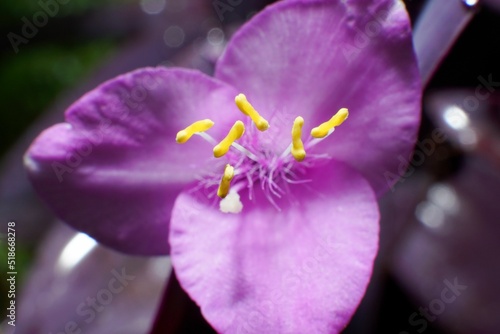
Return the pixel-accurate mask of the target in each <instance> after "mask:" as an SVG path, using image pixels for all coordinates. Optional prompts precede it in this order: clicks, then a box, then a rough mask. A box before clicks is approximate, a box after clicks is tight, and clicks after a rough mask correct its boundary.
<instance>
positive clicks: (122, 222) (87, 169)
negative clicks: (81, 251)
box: [25, 68, 238, 255]
mask: <svg viewBox="0 0 500 334" xmlns="http://www.w3.org/2000/svg"><path fill="white" fill-rule="evenodd" d="M234 96H235V91H234V89H233V88H231V87H230V86H227V85H225V84H224V83H221V82H219V81H217V80H214V79H212V78H210V77H208V76H205V75H203V74H201V73H199V72H196V71H188V70H167V69H162V68H156V69H153V68H149V69H141V70H138V71H135V72H131V73H128V74H125V75H123V76H120V77H117V78H115V79H113V80H111V81H108V82H106V83H104V84H103V85H101V86H99V87H98V88H96V89H95V90H93V91H91V92H90V93H88V94H87V95H85V96H83V97H82V98H81V99H80V100H78V101H77V102H76V103H74V104H73V105H72V106H71V107H70V108H69V109H68V110H67V112H66V120H67V122H68V123H64V124H58V125H55V126H53V127H52V128H49V129H48V130H46V131H45V132H43V133H42V134H41V135H40V136H39V137H38V138H37V139H36V140H35V141H34V143H33V144H32V146H31V147H30V148H29V150H28V152H27V153H26V157H25V165H26V167H27V169H28V172H29V176H30V178H31V180H32V183H33V185H34V187H35V189H36V190H37V192H38V193H39V194H40V195H41V197H42V198H43V199H44V200H45V201H46V202H47V203H48V205H49V206H50V207H51V208H52V209H53V210H54V212H55V213H56V214H57V215H58V217H60V218H61V219H62V220H64V221H65V222H66V223H68V224H70V225H71V226H73V227H75V228H76V229H78V230H80V231H83V232H85V233H88V234H90V235H91V236H92V237H94V238H95V239H97V240H98V241H99V242H101V243H103V244H105V245H107V246H110V247H112V248H115V249H117V250H120V251H123V252H127V253H134V254H144V255H146V254H165V253H167V252H168V242H167V236H168V224H169V217H170V212H171V209H172V205H173V202H174V200H175V197H176V196H177V195H178V193H179V192H180V191H181V190H182V188H183V186H184V185H185V184H187V182H190V181H192V180H193V179H194V178H195V176H196V175H197V174H198V173H200V172H202V170H201V171H200V169H201V167H202V166H214V165H216V164H215V163H214V162H213V160H214V158H213V157H212V148H211V146H210V144H208V143H206V142H204V141H203V140H202V139H201V138H200V137H198V136H195V137H196V138H193V139H192V140H191V141H189V142H188V143H186V144H183V145H179V144H177V143H176V141H175V135H176V132H177V131H179V130H181V129H183V128H184V127H186V126H187V125H189V124H190V123H191V122H194V121H195V120H199V119H202V118H213V119H214V120H215V118H217V117H219V115H224V117H225V119H222V120H221V121H220V122H218V124H216V125H215V126H214V128H213V130H214V131H211V133H212V134H213V135H215V136H216V137H221V136H222V135H223V131H226V128H227V127H228V126H227V125H228V124H227V123H231V122H232V121H233V120H231V119H230V118H231V117H230V115H231V114H230V113H229V110H231V108H235V107H234ZM234 114H235V115H236V116H238V114H237V113H236V112H234ZM228 115H229V116H228ZM236 116H235V117H236ZM219 118H220V117H219ZM204 168H205V167H204ZM207 168H209V167H207Z"/></svg>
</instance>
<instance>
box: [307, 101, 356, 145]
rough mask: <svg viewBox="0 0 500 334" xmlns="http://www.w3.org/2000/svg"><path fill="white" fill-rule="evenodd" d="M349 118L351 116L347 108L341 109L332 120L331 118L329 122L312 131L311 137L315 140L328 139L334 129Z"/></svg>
mask: <svg viewBox="0 0 500 334" xmlns="http://www.w3.org/2000/svg"><path fill="white" fill-rule="evenodd" d="M347 116H349V111H348V110H347V108H342V109H340V110H339V111H338V112H337V113H336V114H335V115H333V117H332V118H330V120H329V121H327V122H325V123H322V124H321V125H319V126H317V127H315V128H314V129H312V130H311V136H313V137H314V138H323V137H326V136H327V135H328V133H329V132H330V131H331V130H332V129H334V128H335V127H337V126H339V125H340V124H342V123H343V122H344V121H345V120H346V118H347Z"/></svg>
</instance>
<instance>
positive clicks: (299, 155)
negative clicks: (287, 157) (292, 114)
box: [290, 116, 306, 162]
mask: <svg viewBox="0 0 500 334" xmlns="http://www.w3.org/2000/svg"><path fill="white" fill-rule="evenodd" d="M303 125H304V119H303V118H302V117H300V116H299V117H297V118H295V121H293V128H292V148H291V150H290V152H291V153H292V155H293V157H294V158H295V160H297V161H299V162H300V161H302V160H304V158H305V157H306V151H305V150H304V143H302V139H301V138H300V137H301V135H302V126H303Z"/></svg>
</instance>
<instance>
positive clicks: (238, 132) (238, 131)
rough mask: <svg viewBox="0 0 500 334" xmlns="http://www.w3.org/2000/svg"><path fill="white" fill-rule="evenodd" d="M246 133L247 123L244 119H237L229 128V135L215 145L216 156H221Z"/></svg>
mask: <svg viewBox="0 0 500 334" xmlns="http://www.w3.org/2000/svg"><path fill="white" fill-rule="evenodd" d="M243 133H245V125H244V124H243V122H242V121H236V122H235V123H234V125H233V126H232V127H231V130H229V133H228V134H227V136H226V137H225V138H224V139H222V141H221V142H220V143H219V144H217V145H216V146H215V147H214V157H216V158H220V157H222V156H223V155H225V154H226V153H227V151H229V147H231V144H233V143H234V141H235V140H238V139H240V138H241V136H243Z"/></svg>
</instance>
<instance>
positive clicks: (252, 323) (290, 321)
mask: <svg viewBox="0 0 500 334" xmlns="http://www.w3.org/2000/svg"><path fill="white" fill-rule="evenodd" d="M310 175H311V176H312V177H313V180H312V182H311V183H307V186H304V185H290V194H289V197H288V198H294V199H295V200H296V201H295V203H292V202H293V201H292V202H288V201H287V200H286V199H283V200H280V201H278V205H279V206H280V207H281V208H282V209H283V210H282V212H279V211H278V210H276V209H275V208H274V207H273V206H272V205H271V204H270V203H269V202H268V200H267V199H266V198H265V196H264V195H263V194H262V191H261V190H260V187H255V189H254V191H255V192H254V198H255V201H250V200H248V193H247V192H245V191H242V193H241V194H240V195H241V198H242V201H243V204H244V208H243V211H242V213H240V214H224V213H222V212H220V211H219V210H218V209H217V208H215V207H214V205H213V203H210V202H209V200H207V199H206V198H205V199H204V198H203V196H202V195H198V194H197V193H194V192H188V191H184V192H182V193H181V194H180V195H179V197H178V199H177V201H176V203H175V205H174V209H173V212H172V220H171V229H170V237H169V241H170V245H171V258H172V263H173V266H174V269H175V272H176V275H177V277H178V278H179V281H180V283H181V285H182V287H183V288H184V289H185V290H186V291H187V292H188V294H189V295H190V296H191V297H192V298H193V299H194V300H195V301H196V302H197V303H198V304H199V305H200V306H201V310H202V313H203V315H204V316H205V318H206V319H207V320H208V321H209V322H210V323H211V324H212V326H214V328H215V329H216V330H217V331H218V332H220V333H338V332H339V331H341V330H342V329H343V328H344V327H345V325H346V324H347V323H348V322H349V320H350V318H351V316H352V314H353V313H354V311H355V309H356V307H357V305H358V303H359V302H360V300H361V298H362V296H363V294H364V292H365V289H366V286H367V284H368V281H369V278H370V275H371V271H372V265H373V260H374V257H375V255H376V252H377V248H378V230H379V225H378V221H379V213H378V207H377V202H376V198H375V195H374V193H373V191H372V189H371V187H370V185H369V184H368V182H367V181H365V180H364V179H363V178H362V176H360V174H359V173H358V172H356V171H355V170H353V169H352V168H350V167H348V166H347V165H345V164H343V163H338V162H332V163H331V164H328V165H327V166H323V167H321V168H317V169H315V170H313V171H311V174H310ZM287 196H288V195H287ZM208 253H209V254H211V256H212V260H211V261H209V262H207V261H206V254H208Z"/></svg>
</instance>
